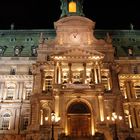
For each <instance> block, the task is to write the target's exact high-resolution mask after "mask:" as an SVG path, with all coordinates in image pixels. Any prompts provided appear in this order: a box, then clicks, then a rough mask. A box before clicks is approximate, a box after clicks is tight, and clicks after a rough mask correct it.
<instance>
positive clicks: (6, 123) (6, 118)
mask: <svg viewBox="0 0 140 140" xmlns="http://www.w3.org/2000/svg"><path fill="white" fill-rule="evenodd" d="M10 118H11V112H10V111H5V112H4V111H3V112H2V113H1V119H0V129H1V130H8V129H10Z"/></svg>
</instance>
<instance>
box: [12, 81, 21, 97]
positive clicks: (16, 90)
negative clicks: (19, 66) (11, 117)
mask: <svg viewBox="0 0 140 140" xmlns="http://www.w3.org/2000/svg"><path fill="white" fill-rule="evenodd" d="M19 91H20V82H18V83H17V86H16V89H15V95H13V99H16V100H17V99H19Z"/></svg>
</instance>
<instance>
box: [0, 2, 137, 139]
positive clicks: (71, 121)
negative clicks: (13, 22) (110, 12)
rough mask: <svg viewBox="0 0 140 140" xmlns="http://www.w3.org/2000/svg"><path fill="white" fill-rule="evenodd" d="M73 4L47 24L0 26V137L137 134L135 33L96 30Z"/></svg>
mask: <svg viewBox="0 0 140 140" xmlns="http://www.w3.org/2000/svg"><path fill="white" fill-rule="evenodd" d="M63 2H64V1H63V0H62V3H63ZM65 2H69V1H65ZM65 2H64V3H63V4H65ZM74 2H75V4H76V6H77V7H76V12H75V13H74V15H70V14H72V13H68V14H66V13H65V14H66V15H67V16H64V17H61V18H60V19H59V20H58V21H56V22H54V29H55V30H19V31H18V30H13V29H11V30H8V31H4V30H1V31H0V32H1V34H0V35H1V38H0V56H1V57H0V60H1V61H0V66H1V68H0V107H1V108H0V140H50V139H52V137H53V138H54V140H70V139H71V140H75V139H80V140H82V139H84V140H91V139H93V140H94V139H96V138H97V137H100V139H106V140H113V138H114V137H118V138H119V140H125V139H126V138H127V137H128V136H131V137H133V138H135V139H136V140H139V139H140V74H139V73H140V55H139V52H140V50H139V46H136V44H138V42H140V40H139V36H140V33H139V31H134V30H132V29H131V30H128V31H121V30H119V31H108V32H106V31H101V30H98V31H97V30H96V29H95V22H94V21H92V20H90V19H88V18H86V17H84V16H81V14H80V13H78V11H77V10H78V9H80V8H79V7H78V5H77V4H78V3H77V0H75V1H74ZM67 4H68V5H67V8H68V6H69V3H67ZM64 10H66V9H64ZM67 10H68V11H67V12H69V9H67ZM79 11H80V10H79ZM62 12H63V14H64V11H63V10H62ZM63 14H62V15H63ZM111 34H112V35H111ZM126 35H127V38H126ZM123 39H125V41H124V42H125V43H126V44H125V45H124V43H123Z"/></svg>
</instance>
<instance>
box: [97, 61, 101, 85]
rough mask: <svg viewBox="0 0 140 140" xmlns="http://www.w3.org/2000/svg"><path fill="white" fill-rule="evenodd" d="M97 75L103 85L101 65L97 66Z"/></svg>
mask: <svg viewBox="0 0 140 140" xmlns="http://www.w3.org/2000/svg"><path fill="white" fill-rule="evenodd" d="M97 73H98V83H101V67H100V65H99V63H98V65H97Z"/></svg>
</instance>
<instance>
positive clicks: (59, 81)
mask: <svg viewBox="0 0 140 140" xmlns="http://www.w3.org/2000/svg"><path fill="white" fill-rule="evenodd" d="M61 70H62V69H61V63H60V62H59V65H58V84H61V82H62V72H61Z"/></svg>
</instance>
